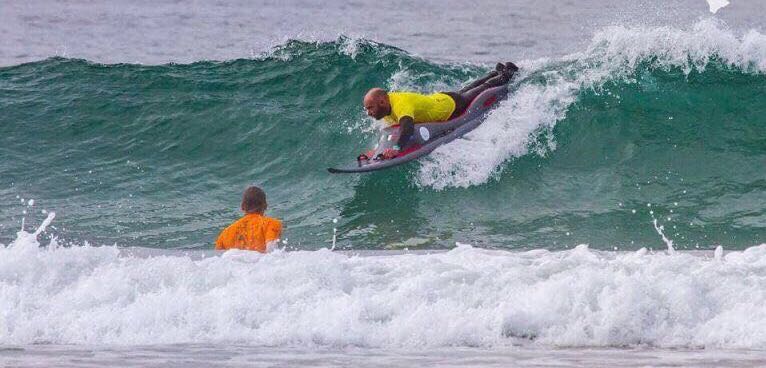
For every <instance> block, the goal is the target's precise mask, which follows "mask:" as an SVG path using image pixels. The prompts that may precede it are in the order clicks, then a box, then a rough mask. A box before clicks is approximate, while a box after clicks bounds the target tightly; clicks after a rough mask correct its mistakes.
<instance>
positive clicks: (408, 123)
mask: <svg viewBox="0 0 766 368" xmlns="http://www.w3.org/2000/svg"><path fill="white" fill-rule="evenodd" d="M399 128H400V130H399V144H398V145H399V148H404V145H405V144H407V142H409V140H410V138H411V137H412V133H415V120H413V119H412V117H410V116H402V117H401V118H400V119H399Z"/></svg>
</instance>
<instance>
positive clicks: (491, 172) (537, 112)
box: [417, 19, 766, 189]
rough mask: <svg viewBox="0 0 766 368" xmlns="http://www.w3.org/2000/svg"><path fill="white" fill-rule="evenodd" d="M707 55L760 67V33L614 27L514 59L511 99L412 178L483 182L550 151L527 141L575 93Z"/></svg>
mask: <svg viewBox="0 0 766 368" xmlns="http://www.w3.org/2000/svg"><path fill="white" fill-rule="evenodd" d="M712 58H717V59H718V60H720V61H721V62H723V63H725V64H728V65H730V66H732V67H736V68H739V69H741V70H743V71H745V72H752V73H763V72H765V71H766V36H764V35H763V34H761V33H759V32H757V31H754V30H751V31H749V32H747V33H744V34H736V33H734V32H733V31H731V30H729V29H728V28H727V27H726V25H725V24H724V23H722V22H721V21H718V20H715V19H706V20H701V21H699V22H697V23H695V24H694V25H693V26H692V27H691V28H689V29H677V28H671V27H623V26H616V27H608V28H605V29H603V30H601V31H599V32H597V33H596V34H595V35H594V37H593V39H592V40H591V43H590V45H589V46H588V47H587V48H586V50H585V51H583V52H580V53H574V54H570V55H567V56H565V57H563V58H562V59H560V60H544V59H541V60H535V61H524V62H521V63H520V66H521V67H522V74H520V75H519V76H518V77H517V79H516V80H520V81H521V82H518V84H517V85H515V86H514V89H515V90H514V91H513V93H512V94H511V95H510V97H509V98H508V99H507V100H506V101H504V102H503V103H502V104H501V105H500V106H499V107H498V108H497V109H496V110H495V111H493V112H492V113H491V114H490V115H489V116H488V118H487V120H486V121H485V122H484V123H483V124H482V125H481V126H480V127H479V128H477V129H476V130H474V131H473V132H471V133H469V134H467V135H466V136H465V137H464V138H463V139H460V140H457V141H455V142H453V143H450V144H448V145H445V146H443V147H440V148H438V149H437V150H436V151H434V153H433V154H431V155H430V156H429V157H428V158H426V159H425V160H421V161H422V165H421V168H420V170H419V172H418V174H417V181H418V183H419V184H420V185H421V186H428V187H432V188H435V189H443V188H447V187H468V186H472V185H480V184H483V183H486V182H487V181H488V180H490V179H491V178H493V177H495V176H497V174H499V173H501V172H502V170H503V169H504V168H505V167H506V166H507V162H508V161H509V160H512V159H514V158H517V157H520V156H523V155H526V154H529V153H538V154H539V153H543V154H544V153H545V152H546V150H550V149H555V142H549V144H548V145H547V147H542V148H543V149H542V150H541V147H539V146H536V145H535V144H534V142H536V141H537V137H538V136H539V134H541V133H549V132H551V131H552V129H553V127H555V126H556V124H557V123H558V122H559V121H561V120H562V119H564V117H565V116H566V111H567V109H568V108H569V106H570V105H571V104H572V103H573V102H574V101H575V100H576V97H577V94H578V93H580V91H583V90H587V89H591V88H594V89H598V88H600V87H601V86H602V85H603V84H604V83H605V82H608V81H613V80H625V81H627V82H631V80H630V78H631V76H632V75H633V73H634V72H635V71H636V68H637V67H638V65H640V64H642V63H648V64H649V65H650V67H652V68H657V69H667V68H671V67H675V68H681V69H682V70H683V71H684V72H685V73H690V72H691V71H692V70H699V71H703V70H704V69H705V67H706V66H707V65H708V63H709V62H710V60H711V59H712ZM532 75H534V78H530V79H529V81H525V78H527V77H529V76H532ZM548 136H549V137H550V134H549V135H548Z"/></svg>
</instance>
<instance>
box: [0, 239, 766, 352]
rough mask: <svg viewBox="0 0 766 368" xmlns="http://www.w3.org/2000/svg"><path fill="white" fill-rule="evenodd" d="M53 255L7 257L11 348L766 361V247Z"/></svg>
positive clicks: (3, 273) (5, 318)
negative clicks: (608, 352) (695, 356)
mask: <svg viewBox="0 0 766 368" xmlns="http://www.w3.org/2000/svg"><path fill="white" fill-rule="evenodd" d="M38 245H39V244H38V240H37V239H36V238H35V237H34V236H20V237H19V238H17V239H16V241H15V242H14V243H13V244H12V245H11V246H9V247H7V248H1V249H0V310H1V311H2V313H0V344H3V345H9V344H32V343H62V344H124V345H134V344H167V343H183V342H191V343H211V342H219V343H227V342H236V343H242V344H249V345H264V346H295V345H299V346H314V345H331V346H346V345H357V346H366V347H408V348H412V347H418V346H424V347H441V346H486V347H493V346H505V345H508V344H512V343H518V342H526V343H532V344H541V345H546V346H613V345H618V346H620V345H625V344H627V345H634V344H649V345H657V346H665V347H676V346H684V347H685V346H705V347H750V348H766V309H764V308H763V305H764V304H765V303H766V245H761V246H757V247H752V248H749V249H747V250H745V251H739V252H736V251H732V252H729V253H727V254H726V255H725V256H722V255H721V252H716V255H715V258H713V257H712V254H710V255H693V254H690V253H685V252H676V253H675V254H674V255H666V254H659V253H658V254H651V253H649V254H647V252H646V250H645V249H643V250H642V251H639V252H635V253H627V252H597V251H592V250H590V249H588V247H587V246H585V245H581V246H578V247H577V248H575V249H573V250H570V251H562V252H549V251H545V250H534V251H529V252H504V251H488V250H482V249H476V248H472V247H470V246H468V245H460V246H459V247H458V248H456V249H454V250H452V251H449V252H446V253H440V254H417V255H416V254H404V255H390V254H389V255H380V256H368V257H355V256H350V255H346V254H339V253H335V252H330V251H328V250H320V251H315V252H306V251H303V252H282V251H276V252H274V253H271V254H267V255H263V254H260V253H255V252H245V251H229V252H227V253H223V254H219V255H216V256H212V257H200V256H199V254H197V255H196V256H189V255H187V254H185V253H183V252H179V251H157V252H147V253H149V254H148V255H146V254H145V255H136V254H134V253H136V252H135V251H130V250H128V251H125V250H119V249H117V248H116V247H90V246H82V247H70V248H62V247H55V246H54V247H47V248H39V247H38ZM138 253H140V252H138ZM527 339H532V341H533V342H529V341H528V340H527Z"/></svg>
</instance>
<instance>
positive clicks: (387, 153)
mask: <svg viewBox="0 0 766 368" xmlns="http://www.w3.org/2000/svg"><path fill="white" fill-rule="evenodd" d="M381 155H383V159H386V160H390V159H392V158H395V157H396V156H399V150H395V149H393V148H386V150H384V151H383V153H381Z"/></svg>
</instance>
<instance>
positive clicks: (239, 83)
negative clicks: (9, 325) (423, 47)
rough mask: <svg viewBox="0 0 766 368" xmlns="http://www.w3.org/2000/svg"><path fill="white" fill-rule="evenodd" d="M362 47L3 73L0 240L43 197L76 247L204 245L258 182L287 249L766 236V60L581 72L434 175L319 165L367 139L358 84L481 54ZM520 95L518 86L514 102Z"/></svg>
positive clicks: (452, 84)
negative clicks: (525, 127) (760, 66)
mask: <svg viewBox="0 0 766 368" xmlns="http://www.w3.org/2000/svg"><path fill="white" fill-rule="evenodd" d="M353 46H354V49H353V50H350V51H349V41H348V40H344V39H340V40H338V41H336V42H328V43H308V42H301V41H292V42H288V43H286V44H284V45H282V46H280V47H278V48H277V49H275V50H274V51H273V52H271V53H269V54H268V55H264V56H262V57H260V58H257V59H247V60H234V61H227V62H196V63H193V64H186V65H176V64H168V65H155V66H144V65H129V64H117V65H102V64H94V63H90V62H88V61H84V60H76V59H65V58H52V59H47V60H43V61H39V62H34V63H28V64H22V65H17V66H12V67H5V68H1V69H0V243H5V244H7V243H9V242H10V241H11V240H12V239H13V238H14V237H15V232H16V231H18V229H19V228H20V226H21V222H22V218H23V219H25V220H24V221H25V223H26V224H28V225H27V226H31V225H29V224H34V223H39V222H40V221H41V220H42V219H43V218H44V217H45V215H44V214H42V213H41V211H42V210H43V209H45V210H48V211H55V212H56V214H57V217H56V221H55V223H54V224H55V228H54V229H53V230H51V231H50V232H49V235H48V236H52V235H53V236H56V237H58V238H59V239H62V240H63V241H68V242H71V243H75V244H82V243H84V242H86V241H87V242H89V243H90V244H99V245H100V244H115V243H116V244H117V245H118V246H143V247H153V248H206V247H211V246H212V243H213V241H214V239H215V237H216V235H217V234H218V232H219V231H220V230H221V229H222V227H224V226H226V225H227V224H229V223H230V222H232V221H234V220H235V219H236V218H238V216H239V215H240V213H239V210H238V207H239V200H240V196H241V192H242V190H243V189H244V188H245V187H246V186H247V185H250V184H256V185H259V186H261V187H262V188H264V190H265V191H266V193H267V195H268V200H269V210H268V212H267V213H268V214H269V215H271V216H275V217H278V218H280V219H282V220H283V222H284V224H285V234H284V237H285V238H286V239H287V247H288V248H290V249H317V248H320V247H327V246H329V245H330V243H331V239H332V236H333V228H337V237H338V247H340V248H349V249H397V248H410V249H413V248H451V247H453V246H454V245H455V243H456V242H461V243H469V244H472V245H474V246H480V247H490V248H546V249H563V248H569V247H572V246H575V245H577V244H582V243H586V244H589V245H590V246H591V247H593V248H599V249H613V248H615V247H616V248H618V249H638V248H640V247H651V248H658V249H661V248H663V247H665V243H664V242H663V241H662V240H661V236H660V234H659V233H658V231H662V233H663V234H664V235H665V236H666V237H667V238H669V239H672V240H673V242H674V244H675V246H676V247H677V248H681V249H684V248H688V249H694V248H697V247H699V248H705V249H708V248H712V247H715V246H716V245H718V244H723V245H725V246H727V247H728V248H729V249H732V248H734V249H742V248H745V247H747V246H751V245H755V244H760V243H763V242H764V239H766V209H764V208H765V207H766V205H765V204H766V103H764V98H765V97H766V77H765V76H764V75H762V74H760V73H758V72H754V71H752V70H748V69H747V68H742V67H737V66H734V65H730V64H727V63H725V62H721V61H720V60H717V59H716V58H715V55H713V56H712V57H711V58H710V60H709V61H708V62H707V64H705V65H704V67H698V68H692V69H691V70H688V69H685V68H682V67H673V66H670V67H661V66H657V64H656V63H654V62H653V59H652V56H651V55H649V56H648V57H647V58H646V59H645V60H644V61H643V62H641V63H639V64H638V65H636V66H635V67H634V68H632V69H631V70H629V71H628V72H626V73H624V75H619V76H617V75H615V76H613V78H606V79H605V80H604V81H603V82H600V83H597V84H595V85H582V86H580V87H579V88H578V89H577V91H576V92H575V93H574V95H573V100H572V101H571V103H570V102H566V103H564V102H562V103H564V105H565V107H564V114H563V115H562V117H561V118H560V119H556V120H555V124H545V125H541V126H540V128H539V129H535V130H534V131H533V132H532V133H531V137H530V140H529V144H528V147H527V149H526V151H525V152H524V154H521V155H509V156H507V157H488V158H487V159H488V160H489V159H492V160H496V161H498V162H499V164H498V165H496V167H495V168H494V169H493V174H492V175H491V176H490V177H488V178H487V179H486V180H479V182H474V183H472V184H471V185H430V184H424V183H423V181H422V180H419V177H420V176H421V175H422V172H421V165H423V163H422V162H413V163H409V164H406V165H403V166H400V167H397V168H394V169H390V170H385V171H381V172H376V173H371V174H366V175H331V174H328V173H327V171H326V168H327V167H330V166H340V165H345V164H348V163H350V162H351V161H353V158H354V157H356V155H357V154H358V153H359V152H362V151H364V150H366V149H367V148H368V146H369V145H371V144H372V143H373V142H374V141H375V137H376V133H375V131H374V129H372V128H371V125H372V122H371V121H370V120H368V119H367V118H366V117H365V115H364V112H363V110H362V107H361V97H362V96H363V94H364V92H365V91H366V90H367V89H368V88H370V87H373V86H384V87H394V88H395V87H400V84H401V83H404V85H405V86H406V87H408V88H411V89H416V90H422V91H426V90H431V89H448V88H457V87H459V86H460V85H461V84H462V83H464V82H467V81H469V80H470V79H471V78H474V77H477V76H480V75H481V74H483V73H484V72H486V68H485V67H483V66H476V65H444V64H436V63H432V62H429V61H428V60H425V59H422V58H418V57H414V56H411V55H409V54H407V53H406V52H405V51H402V50H399V49H397V48H394V47H391V46H386V45H380V44H376V43H374V42H358V43H357V44H354V45H353ZM589 68H596V66H592V65H591V64H589V62H588V60H578V61H574V62H573V61H550V62H546V63H542V65H541V66H538V67H536V68H534V69H531V70H523V71H522V73H521V74H520V76H519V78H517V79H516V80H514V81H513V82H512V89H513V90H515V91H524V90H525V87H534V86H555V85H556V83H560V81H561V80H569V81H577V80H578V79H577V78H578V77H577V75H580V76H581V75H584V74H587V73H588V72H589V71H590V70H591V69H589ZM402 80H405V82H402ZM530 97H534V96H528V95H522V94H521V93H515V94H513V93H512V95H511V96H510V97H509V101H507V103H508V104H509V105H510V104H512V103H513V99H517V100H521V99H523V98H530ZM556 102H557V100H556V99H555V97H554V98H553V99H552V100H551V103H553V104H555V103H556ZM559 102H560V101H559ZM514 111H515V110H514V109H513V108H507V113H508V114H512V113H513V112H514ZM505 112H506V110H500V111H497V113H496V115H498V114H500V115H502V114H503V113H505ZM516 117H517V118H521V119H523V118H524V117H519V116H516ZM493 118H494V119H498V117H497V116H494V117H493ZM534 119H536V117H535V116H529V118H528V120H529V121H532V123H534ZM502 129H505V130H512V129H515V128H514V126H513V124H508V125H506V126H503V127H502ZM501 136H502V135H501ZM469 138H470V137H469ZM493 144H496V145H499V146H502V144H504V142H502V141H499V142H494V143H493ZM509 144H510V143H509ZM443 149H449V146H447V147H444V148H443ZM431 160H433V158H431ZM467 172H470V168H468V169H467ZM29 199H34V205H30V204H29ZM333 219H337V220H338V222H337V224H334V223H333V221H332V220H333ZM655 220H656V222H657V225H658V226H662V228H660V229H659V230H658V229H657V228H655V225H654V224H653V222H654V221H655Z"/></svg>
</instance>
